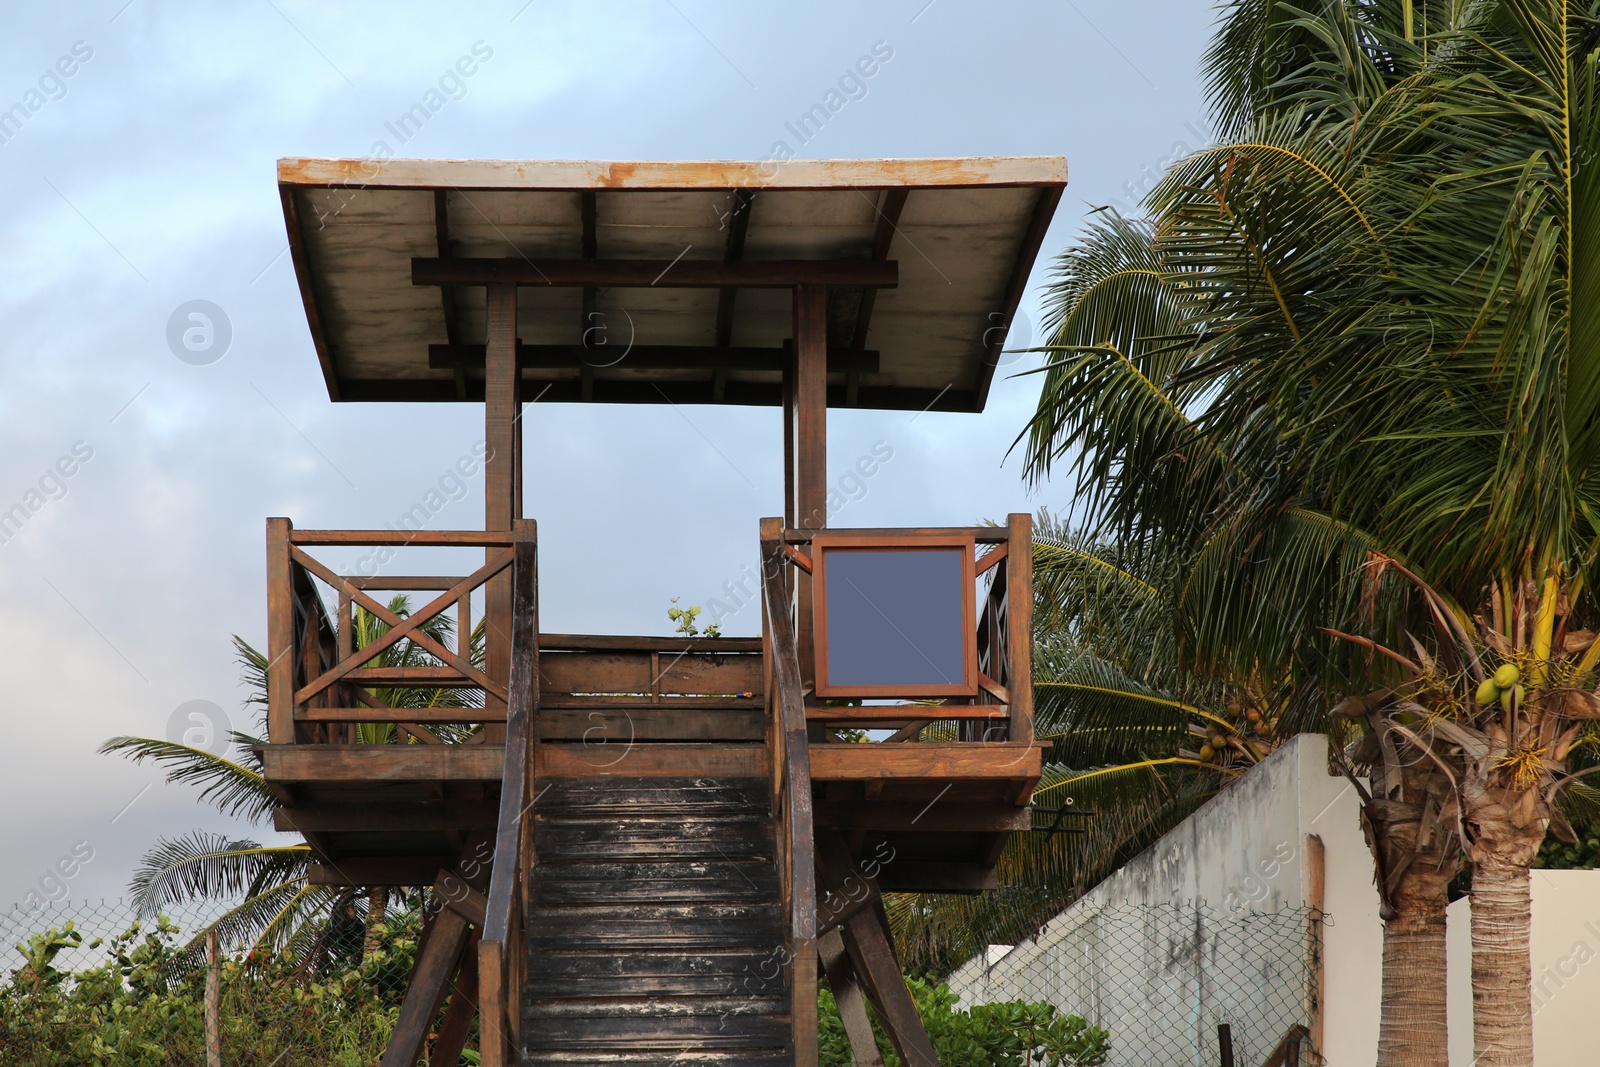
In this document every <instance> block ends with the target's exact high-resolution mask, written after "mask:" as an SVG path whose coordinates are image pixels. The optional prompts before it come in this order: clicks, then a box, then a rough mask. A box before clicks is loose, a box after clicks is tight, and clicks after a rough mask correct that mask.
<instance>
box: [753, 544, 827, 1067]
mask: <svg viewBox="0 0 1600 1067" xmlns="http://www.w3.org/2000/svg"><path fill="white" fill-rule="evenodd" d="M761 562H762V567H761V573H762V582H761V589H762V606H763V615H764V625H763V627H762V632H763V633H764V634H765V637H764V641H765V643H766V647H765V653H766V654H765V657H764V659H765V661H766V664H767V677H768V685H767V694H768V709H769V715H768V725H767V729H768V731H769V742H768V747H769V750H770V751H771V752H772V754H773V760H772V803H773V813H774V815H775V816H776V818H777V822H778V835H777V842H778V849H777V851H778V875H779V885H780V888H781V890H782V894H783V914H784V915H785V916H787V918H788V922H787V924H786V926H785V929H784V945H783V953H784V964H785V970H786V971H787V972H788V975H789V997H790V1019H791V1023H792V1026H793V1042H794V1062H795V1064H796V1065H797V1067H814V1065H815V1064H816V1062H817V945H816V941H817V878H816V855H815V852H814V847H815V846H814V836H813V828H812V813H811V754H810V744H809V741H808V739H807V727H806V706H805V691H804V685H805V682H804V678H803V676H802V674H801V671H800V656H799V651H798V644H797V642H796V639H795V627H794V617H793V615H792V611H793V606H792V604H791V602H790V598H789V593H788V590H787V582H786V574H785V566H784V544H783V530H782V525H781V523H779V522H778V521H776V520H763V521H762V524H761Z"/></svg>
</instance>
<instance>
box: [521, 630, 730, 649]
mask: <svg viewBox="0 0 1600 1067" xmlns="http://www.w3.org/2000/svg"><path fill="white" fill-rule="evenodd" d="M539 651H540V652H541V653H544V652H550V651H562V652H588V651H610V652H621V651H633V652H673V653H678V652H707V653H717V654H727V653H733V652H760V651H761V638H759V637H651V636H643V637H639V636H618V635H616V634H553V633H552V634H546V633H541V634H540V635H539Z"/></svg>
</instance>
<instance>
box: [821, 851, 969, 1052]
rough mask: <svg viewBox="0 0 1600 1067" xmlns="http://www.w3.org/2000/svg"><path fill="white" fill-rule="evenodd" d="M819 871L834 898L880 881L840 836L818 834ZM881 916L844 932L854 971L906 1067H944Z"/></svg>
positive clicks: (862, 918)
mask: <svg viewBox="0 0 1600 1067" xmlns="http://www.w3.org/2000/svg"><path fill="white" fill-rule="evenodd" d="M889 866H892V864H889V865H886V866H885V867H884V868H883V869H884V870H885V871H887V870H888V867H889ZM817 870H818V871H819V872H820V874H821V877H822V880H823V882H824V884H826V885H827V886H828V887H829V888H830V889H832V890H834V891H835V892H840V893H843V892H846V891H847V887H846V881H847V880H850V881H864V882H866V883H867V885H868V887H869V890H875V889H876V888H877V886H876V883H875V881H874V880H873V879H872V878H868V877H866V872H864V871H861V870H858V869H857V867H856V864H855V862H854V860H853V859H852V858H851V856H850V850H849V848H848V847H847V846H846V845H845V841H844V837H843V835H841V834H840V833H839V831H837V830H827V831H822V832H819V833H818V834H817ZM881 915H882V913H881V911H879V910H878V909H876V908H869V909H866V910H863V911H861V912H858V913H857V914H855V915H852V916H851V917H850V918H849V919H848V920H847V921H846V922H845V923H844V925H843V926H842V927H841V928H840V931H841V932H842V933H843V935H844V944H845V948H846V950H847V951H848V953H849V956H850V963H851V966H852V967H853V968H854V969H855V973H856V974H857V975H858V976H859V977H860V979H861V984H862V987H863V988H864V990H865V992H866V994H867V996H868V997H869V998H870V999H871V1000H872V1006H873V1007H874V1008H876V1009H877V1011H878V1018H879V1019H880V1020H882V1022H883V1026H884V1029H885V1030H886V1031H888V1034H889V1040H890V1042H891V1043H893V1045H894V1049H895V1051H896V1052H898V1053H899V1054H900V1059H901V1061H902V1062H903V1063H905V1065H906V1067H939V1057H938V1055H937V1054H936V1053H935V1052H934V1051H933V1043H932V1042H931V1041H929V1040H928V1032H927V1031H926V1030H925V1029H923V1026H922V1017H921V1016H920V1015H918V1014H917V1005H916V1002H915V1001H913V1000H912V999H911V992H910V990H908V989H907V988H906V982H905V976H904V975H902V974H901V973H900V961H899V960H898V959H896V958H895V953H894V943H893V942H892V941H891V940H890V937H889V931H888V929H887V928H886V926H885V924H884V923H883V922H882V921H881Z"/></svg>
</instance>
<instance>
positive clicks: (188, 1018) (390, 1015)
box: [0, 894, 478, 1067]
mask: <svg viewBox="0 0 1600 1067" xmlns="http://www.w3.org/2000/svg"><path fill="white" fill-rule="evenodd" d="M218 914H219V910H218V909H217V908H216V907H215V906H212V907H210V908H209V909H207V908H203V907H187V908H185V907H180V908H177V909H169V910H168V911H166V912H165V913H163V914H162V915H161V916H159V917H156V918H150V919H146V918H142V917H141V916H139V914H138V912H137V909H136V908H135V907H134V906H133V905H132V904H131V903H130V902H126V901H118V900H102V901H99V902H77V901H74V902H58V903H49V904H45V905H44V906H42V907H35V908H32V909H27V910H23V909H14V910H13V911H12V912H11V913H10V914H8V915H5V916H4V917H0V953H3V955H4V957H5V959H6V961H7V962H6V963H5V964H4V965H3V966H0V1067H13V1065H17V1067H21V1065H24V1064H26V1065H32V1067H68V1065H72V1067H77V1065H83V1064H93V1065H101V1064H106V1065H110V1064H116V1065H119V1067H122V1065H126V1067H213V1065H227V1067H311V1065H313V1064H315V1065H318V1067H358V1065H359V1067H370V1065H372V1064H376V1063H377V1062H378V1060H379V1058H380V1057H381V1056H382V1054H383V1049H384V1046H385V1044H386V1043H387V1042H388V1039H389V1035H390V1033H391V1032H392V1030H393V1029H394V1025H395V1020H396V1019H397V1017H398V1015H399V1010H400V1003H401V1001H402V999H403V998H404V996H405V991H406V986H407V983H408V981H409V978H410V974H411V967H412V963H413V962H414V960H415V958H416V951H417V941H418V937H419V936H420V934H421V931H422V926H423V918H424V910H423V903H422V898H421V896H420V894H411V895H409V896H407V897H405V898H403V899H395V900H393V901H391V902H390V903H389V904H388V905H387V908H386V910H385V911H384V912H383V913H382V915H381V916H370V917H369V915H368V914H367V901H366V899H365V898H363V897H353V898H351V899H349V900H347V901H343V902H340V903H339V904H338V905H337V906H336V907H335V908H334V909H333V910H332V912H331V913H328V912H324V913H323V914H322V915H321V916H319V917H314V918H312V919H311V920H310V922H309V923H308V924H306V925H303V926H302V927H301V928H300V929H299V933H298V938H297V940H296V941H295V946H296V949H297V950H296V951H295V952H293V953H285V954H283V955H277V954H273V953H270V952H264V951H263V952H254V953H252V952H250V951H249V949H248V946H246V945H244V944H240V943H229V942H228V941H227V939H226V938H219V940H218V946H217V947H218V952H217V956H216V959H215V961H214V962H212V961H211V960H209V959H208V954H207V951H206V949H207V945H206V942H205V939H204V938H203V937H197V934H198V933H199V932H200V931H202V930H203V929H204V928H205V926H206V925H207V924H208V923H209V922H211V921H212V920H213V919H215V918H216V917H217V916H218ZM369 918H371V919H372V921H370V922H369V921H368V920H369ZM475 1025H476V1024H474V1027H475ZM208 1044H209V1046H210V1047H209V1049H208ZM476 1048H477V1039H476V1031H475V1029H474V1031H473V1033H472V1034H471V1036H470V1038H469V1041H468V1044H467V1049H468V1051H467V1052H464V1053H463V1055H462V1058H461V1061H460V1062H461V1063H462V1064H476V1063H477V1062H478V1058H477V1052H476V1051H475V1050H476ZM452 1067H454V1065H452Z"/></svg>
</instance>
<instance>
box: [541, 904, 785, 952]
mask: <svg viewBox="0 0 1600 1067" xmlns="http://www.w3.org/2000/svg"><path fill="white" fill-rule="evenodd" d="M782 929H783V928H782V925H781V920H780V916H779V906H778V904H777V902H776V901H761V902H757V903H749V902H743V903H741V902H735V903H716V902H710V901H696V902H692V903H687V904H657V903H648V904H590V905H566V906H548V905H541V906H535V907H534V908H533V909H531V911H530V921H529V924H528V943H529V944H530V945H531V946H533V947H534V948H535V949H536V950H538V951H550V952H560V951H568V950H575V951H584V950H587V949H589V948H592V947H594V946H596V945H606V946H627V947H630V948H633V949H635V950H638V951H649V950H654V949H674V948H676V949H682V948H684V947H685V946H695V947H703V948H707V949H726V948H765V947H770V946H772V945H775V944H778V943H779V942H780V941H781V940H782Z"/></svg>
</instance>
